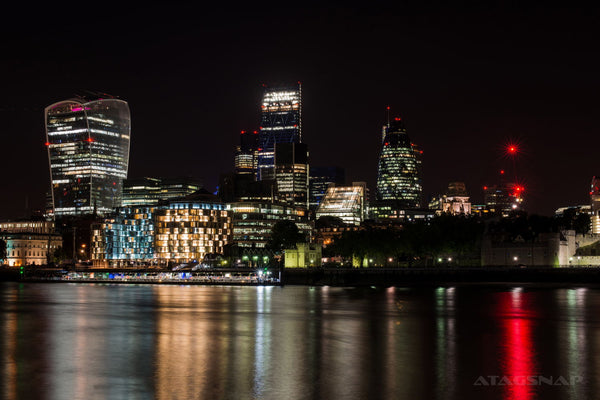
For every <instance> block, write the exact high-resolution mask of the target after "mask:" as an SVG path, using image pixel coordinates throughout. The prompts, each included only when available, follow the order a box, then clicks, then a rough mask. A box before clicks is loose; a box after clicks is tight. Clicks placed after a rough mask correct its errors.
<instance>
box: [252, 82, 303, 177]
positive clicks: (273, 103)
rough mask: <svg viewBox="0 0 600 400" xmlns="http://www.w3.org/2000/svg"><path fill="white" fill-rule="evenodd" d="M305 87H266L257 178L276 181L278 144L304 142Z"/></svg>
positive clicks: (262, 106)
mask: <svg viewBox="0 0 600 400" xmlns="http://www.w3.org/2000/svg"><path fill="white" fill-rule="evenodd" d="M301 94H302V92H301V84H300V82H298V83H297V84H296V85H294V86H291V87H278V88H265V91H264V94H263V99H262V104H261V125H260V130H259V135H258V171H257V179H258V180H265V179H274V177H275V171H274V165H275V144H276V143H300V142H302V129H301V128H302V118H301V116H302V100H301V98H302V96H301Z"/></svg>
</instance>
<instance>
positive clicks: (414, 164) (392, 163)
mask: <svg viewBox="0 0 600 400" xmlns="http://www.w3.org/2000/svg"><path fill="white" fill-rule="evenodd" d="M420 154H421V152H420V150H417V149H416V148H415V147H414V145H413V144H412V143H411V141H410V139H409V137H408V134H407V133H406V128H405V127H404V124H403V122H402V121H401V120H400V118H396V119H395V120H394V121H392V122H391V123H389V124H387V125H386V126H385V127H384V131H383V141H382V148H381V154H380V157H379V166H378V171H377V201H384V202H389V203H390V204H392V203H393V207H395V208H397V209H415V208H419V207H420V204H421V194H422V191H423V189H422V184H421V177H420V174H419V171H420ZM418 155H419V156H418Z"/></svg>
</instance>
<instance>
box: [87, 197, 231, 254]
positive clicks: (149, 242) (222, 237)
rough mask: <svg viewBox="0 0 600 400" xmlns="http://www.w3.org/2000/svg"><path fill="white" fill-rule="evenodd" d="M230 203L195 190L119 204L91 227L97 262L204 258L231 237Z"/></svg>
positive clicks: (218, 249)
mask: <svg viewBox="0 0 600 400" xmlns="http://www.w3.org/2000/svg"><path fill="white" fill-rule="evenodd" d="M231 235H232V218H231V211H229V207H228V206H227V205H225V204H223V203H221V202H219V201H218V200H217V197H216V196H214V195H212V194H209V193H208V192H205V191H198V192H196V193H193V194H191V195H188V196H185V197H179V198H176V199H172V200H168V201H166V202H161V203H160V204H159V205H156V206H132V207H121V208H119V209H118V210H117V212H116V213H115V214H114V215H113V216H111V217H109V218H105V220H104V221H103V222H102V223H100V224H94V226H93V227H92V241H93V242H92V260H93V262H94V265H96V266H121V265H127V264H131V263H133V264H167V263H170V262H177V263H182V262H192V261H198V262H200V261H202V260H203V258H204V256H205V255H207V254H221V253H223V250H224V246H225V245H226V244H227V243H229V242H230V241H231Z"/></svg>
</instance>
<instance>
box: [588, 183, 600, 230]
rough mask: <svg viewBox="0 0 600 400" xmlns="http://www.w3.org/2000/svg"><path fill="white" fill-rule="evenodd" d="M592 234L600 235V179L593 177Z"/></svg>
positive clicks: (591, 191)
mask: <svg viewBox="0 0 600 400" xmlns="http://www.w3.org/2000/svg"><path fill="white" fill-rule="evenodd" d="M590 211H591V215H590V221H591V224H592V226H591V232H592V233H593V234H595V235H597V234H600V177H597V176H594V177H592V183H591V185H590Z"/></svg>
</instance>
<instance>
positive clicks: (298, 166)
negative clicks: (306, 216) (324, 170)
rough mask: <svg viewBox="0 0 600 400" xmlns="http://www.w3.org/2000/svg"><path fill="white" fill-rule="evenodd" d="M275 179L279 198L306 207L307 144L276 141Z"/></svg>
mask: <svg viewBox="0 0 600 400" xmlns="http://www.w3.org/2000/svg"><path fill="white" fill-rule="evenodd" d="M275 181H276V182H277V194H278V196H279V199H280V200H282V201H285V202H287V203H288V204H292V205H294V206H297V207H302V208H304V209H308V146H306V144H304V143H277V145H276V146H275Z"/></svg>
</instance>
